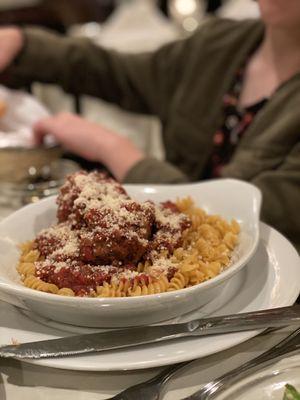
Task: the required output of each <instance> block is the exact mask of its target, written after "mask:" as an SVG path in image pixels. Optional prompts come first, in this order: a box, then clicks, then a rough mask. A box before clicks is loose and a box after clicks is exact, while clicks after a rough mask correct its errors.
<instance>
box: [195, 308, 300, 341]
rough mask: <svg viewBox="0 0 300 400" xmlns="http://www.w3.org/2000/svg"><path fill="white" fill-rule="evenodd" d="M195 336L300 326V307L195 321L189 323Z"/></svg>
mask: <svg viewBox="0 0 300 400" xmlns="http://www.w3.org/2000/svg"><path fill="white" fill-rule="evenodd" d="M187 325H188V330H189V331H190V332H191V335H193V336H201V335H203V333H206V332H208V331H209V332H210V334H219V333H229V332H239V331H245V330H249V328H250V327H251V329H261V328H265V327H276V326H285V325H300V305H297V304H296V305H294V306H289V307H281V308H274V309H269V310H260V311H251V312H247V313H242V314H233V315H225V316H219V317H212V318H208V320H205V319H204V320H194V321H190V322H189V323H187Z"/></svg>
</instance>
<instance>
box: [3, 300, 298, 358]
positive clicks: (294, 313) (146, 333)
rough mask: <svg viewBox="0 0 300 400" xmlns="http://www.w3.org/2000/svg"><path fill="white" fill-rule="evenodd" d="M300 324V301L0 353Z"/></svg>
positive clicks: (65, 351)
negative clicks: (287, 304)
mask: <svg viewBox="0 0 300 400" xmlns="http://www.w3.org/2000/svg"><path fill="white" fill-rule="evenodd" d="M285 325H300V305H294V306H290V307H282V308H275V309H270V310H261V311H254V312H248V313H243V314H233V315H225V316H220V317H212V318H203V319H196V320H193V321H189V322H186V323H180V324H174V325H155V326H142V327H136V328H128V329H118V330H112V331H107V332H99V333H89V334H84V335H74V336H68V337H65V338H61V339H51V340H42V341H38V342H30V343H23V344H18V345H9V346H2V347H0V357H13V358H18V359H23V358H24V359H38V358H48V357H63V356H71V355H78V354H84V353H93V352H99V351H105V350H113V349H121V348H125V347H133V346H140V345H144V344H149V343H159V342H162V341H166V340H174V339H180V338H187V337H199V336H206V335H216V334H224V333H230V332H240V331H247V330H253V329H261V328H268V327H280V326H285Z"/></svg>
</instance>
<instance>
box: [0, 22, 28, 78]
mask: <svg viewBox="0 0 300 400" xmlns="http://www.w3.org/2000/svg"><path fill="white" fill-rule="evenodd" d="M23 45H24V39H23V35H22V33H21V30H20V29H18V28H15V27H7V28H0V72H1V71H3V70H4V69H5V68H7V67H8V66H9V65H10V64H11V63H12V61H13V60H14V58H15V57H16V56H17V55H18V53H19V52H20V51H21V49H22V47H23Z"/></svg>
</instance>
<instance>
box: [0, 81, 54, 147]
mask: <svg viewBox="0 0 300 400" xmlns="http://www.w3.org/2000/svg"><path fill="white" fill-rule="evenodd" d="M0 104H1V106H2V107H1V110H2V112H1V115H0V148H6V147H25V148H30V147H33V140H32V126H33V125H34V123H35V122H36V121H38V120H39V119H41V118H44V117H47V116H49V115H50V114H49V111H48V110H47V109H46V108H45V107H44V106H43V105H42V104H41V103H40V102H39V101H38V100H37V99H36V98H35V97H34V96H32V95H30V94H29V93H26V92H23V91H19V90H11V89H8V88H6V87H5V86H1V85H0ZM52 142H53V140H52V139H51V138H47V144H52Z"/></svg>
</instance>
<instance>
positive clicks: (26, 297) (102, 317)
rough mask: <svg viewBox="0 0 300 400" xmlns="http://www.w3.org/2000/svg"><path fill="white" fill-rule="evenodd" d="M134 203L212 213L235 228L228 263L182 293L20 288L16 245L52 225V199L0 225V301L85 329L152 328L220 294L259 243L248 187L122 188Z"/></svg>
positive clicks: (254, 200)
mask: <svg viewBox="0 0 300 400" xmlns="http://www.w3.org/2000/svg"><path fill="white" fill-rule="evenodd" d="M125 188H126V190H127V191H128V193H129V194H130V195H131V196H132V197H133V198H134V199H137V200H140V201H144V200H147V199H151V200H153V201H154V202H160V201H165V200H176V199H177V198H183V197H186V196H191V197H192V198H193V199H194V201H195V203H196V204H197V205H198V206H199V207H201V208H203V209H204V210H205V211H206V212H208V213H209V214H218V215H220V216H221V217H223V218H225V219H227V220H231V219H232V218H234V219H236V220H237V221H238V222H239V224H240V226H241V232H240V234H239V244H238V246H237V248H236V249H235V254H234V261H233V262H232V263H231V265H230V266H229V267H228V268H227V269H225V270H224V271H223V272H221V273H220V274H219V275H217V276H216V277H214V278H212V279H210V280H208V281H206V282H203V283H201V284H198V285H195V286H192V287H188V288H185V289H181V290H177V291H172V292H165V293H160V294H153V295H148V296H139V297H126V298H124V297H123V298H86V297H85V298H82V297H65V296H59V295H56V294H51V293H43V292H39V291H36V290H33V289H30V288H27V287H24V286H23V284H22V282H21V280H20V277H19V275H18V273H17V271H16V265H17V263H18V258H19V255H20V252H19V248H18V244H19V243H22V242H25V241H28V240H32V239H34V238H35V237H36V235H37V234H38V233H39V232H40V230H41V229H43V228H47V227H49V226H50V225H51V224H52V223H55V221H56V218H55V215H56V204H55V197H51V198H47V199H44V200H41V201H39V202H37V203H34V204H31V205H28V206H26V207H23V208H21V209H20V210H18V211H16V212H15V213H13V214H11V215H10V216H9V217H7V218H6V219H5V220H3V221H1V223H0V299H1V298H2V299H4V300H6V301H8V302H10V303H11V304H15V305H17V306H20V307H23V308H26V309H30V310H32V311H34V312H35V313H37V314H39V315H41V316H43V317H47V318H50V319H52V320H55V321H58V322H62V323H66V324H73V325H79V326H89V327H125V326H138V325H144V324H152V323H157V322H161V321H164V320H169V319H171V318H174V317H178V316H180V315H183V314H185V313H188V312H190V311H193V310H195V309H199V308H200V307H202V306H204V305H206V304H208V303H209V302H210V301H212V300H213V299H215V298H216V296H218V295H220V294H221V292H222V291H223V290H226V285H227V283H229V280H230V279H231V278H232V277H233V276H234V275H235V274H236V273H238V272H239V271H240V270H241V269H242V268H243V267H244V266H245V265H246V263H247V262H248V261H249V259H250V258H251V257H252V255H253V254H254V252H255V249H256V247H257V244H258V240H259V213H260V206H261V193H260V191H259V190H258V189H257V188H256V187H255V186H253V185H251V184H249V183H246V182H242V181H239V180H232V179H220V180H213V181H208V182H203V183H195V184H185V185H127V186H125Z"/></svg>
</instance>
